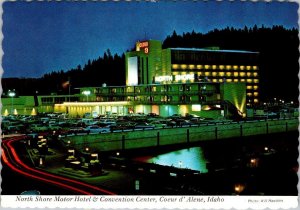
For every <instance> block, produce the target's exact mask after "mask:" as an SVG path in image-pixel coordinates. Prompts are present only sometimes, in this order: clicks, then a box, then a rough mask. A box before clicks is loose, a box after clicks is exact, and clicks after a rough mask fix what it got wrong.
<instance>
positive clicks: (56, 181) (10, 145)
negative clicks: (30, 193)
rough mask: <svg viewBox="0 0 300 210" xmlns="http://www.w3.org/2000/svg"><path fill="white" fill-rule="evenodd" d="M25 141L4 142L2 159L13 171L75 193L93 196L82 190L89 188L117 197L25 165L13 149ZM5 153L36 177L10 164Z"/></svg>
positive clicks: (16, 139)
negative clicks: (18, 143)
mask: <svg viewBox="0 0 300 210" xmlns="http://www.w3.org/2000/svg"><path fill="white" fill-rule="evenodd" d="M23 139H25V136H18V137H14V138H10V139H7V140H5V141H3V142H2V145H3V147H4V148H5V150H6V151H4V150H3V149H2V158H3V160H4V163H5V164H6V165H8V166H9V167H10V168H11V169H12V170H14V171H16V172H18V173H21V174H23V175H25V176H29V177H31V178H34V179H39V180H41V181H45V182H50V183H52V184H55V185H58V186H61V187H64V188H68V189H71V190H73V191H75V192H79V193H80V194H88V195H92V194H93V193H90V192H88V191H84V190H82V189H81V188H87V189H88V190H95V191H96V192H97V193H98V192H101V193H104V194H107V195H116V194H115V193H113V192H110V191H108V190H105V189H102V188H99V187H96V186H93V185H90V184H87V183H84V182H80V181H77V180H73V179H69V178H66V177H62V176H58V175H54V174H51V173H48V172H44V171H41V170H37V169H34V168H31V167H29V166H28V165H26V164H25V163H23V162H22V161H21V160H20V158H19V156H18V155H17V153H16V151H15V149H14V147H13V143H15V142H16V141H20V140H23ZM5 152H7V154H8V155H9V156H10V155H12V157H13V158H12V157H11V159H14V160H15V161H16V163H17V164H18V165H19V166H20V167H21V168H24V169H26V170H28V171H29V172H31V173H33V174H36V175H32V174H30V173H27V172H24V171H22V170H19V169H18V168H16V167H15V166H14V165H13V164H12V163H10V162H9V160H8V158H7V156H6V154H5ZM37 175H42V176H44V178H41V177H39V176H37ZM45 177H46V178H45ZM62 182H64V183H62ZM66 182H67V183H68V184H72V185H74V184H75V185H78V186H77V187H80V188H76V187H74V186H70V185H68V184H65V183H66Z"/></svg>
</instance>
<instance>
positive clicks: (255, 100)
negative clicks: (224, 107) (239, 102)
mask: <svg viewBox="0 0 300 210" xmlns="http://www.w3.org/2000/svg"><path fill="white" fill-rule="evenodd" d="M248 102H249V103H247V105H250V103H251V102H252V100H251V99H249V100H248ZM253 102H254V103H258V99H257V98H255V99H254V100H253Z"/></svg>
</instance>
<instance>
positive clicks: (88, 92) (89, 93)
mask: <svg viewBox="0 0 300 210" xmlns="http://www.w3.org/2000/svg"><path fill="white" fill-rule="evenodd" d="M82 94H83V95H85V96H86V101H87V102H88V100H89V95H91V91H89V90H85V91H82Z"/></svg>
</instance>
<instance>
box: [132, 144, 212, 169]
mask: <svg viewBox="0 0 300 210" xmlns="http://www.w3.org/2000/svg"><path fill="white" fill-rule="evenodd" d="M135 160H138V161H142V162H147V163H155V164H159V165H166V166H174V167H177V168H189V169H193V170H197V171H200V172H201V173H207V172H208V171H207V168H206V163H207V160H206V159H205V158H204V155H203V151H202V148H201V147H193V148H188V149H181V150H177V151H173V152H168V153H165V154H160V155H157V156H153V157H151V156H146V157H145V156H144V157H139V158H136V159H135Z"/></svg>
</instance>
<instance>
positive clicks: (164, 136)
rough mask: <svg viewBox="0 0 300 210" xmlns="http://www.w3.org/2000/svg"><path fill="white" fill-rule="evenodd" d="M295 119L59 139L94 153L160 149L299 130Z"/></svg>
mask: <svg viewBox="0 0 300 210" xmlns="http://www.w3.org/2000/svg"><path fill="white" fill-rule="evenodd" d="M298 125H299V121H298V119H276V120H260V121H246V122H245V121H243V122H239V123H237V122H234V123H232V122H231V123H228V122H227V123H217V124H208V125H204V126H197V127H176V128H165V129H153V130H139V131H134V132H113V133H103V134H93V135H76V136H66V137H62V138H61V139H62V140H63V141H64V142H65V143H66V142H68V141H70V144H71V145H72V146H73V147H74V148H76V149H78V150H83V149H84V147H86V146H88V147H90V148H92V149H93V150H94V151H99V152H100V151H115V150H125V149H138V148H147V147H156V146H162V145H172V144H183V143H192V142H199V141H210V140H217V139H225V138H234V137H243V136H254V135H261V134H271V133H281V132H289V131H296V130H298Z"/></svg>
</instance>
